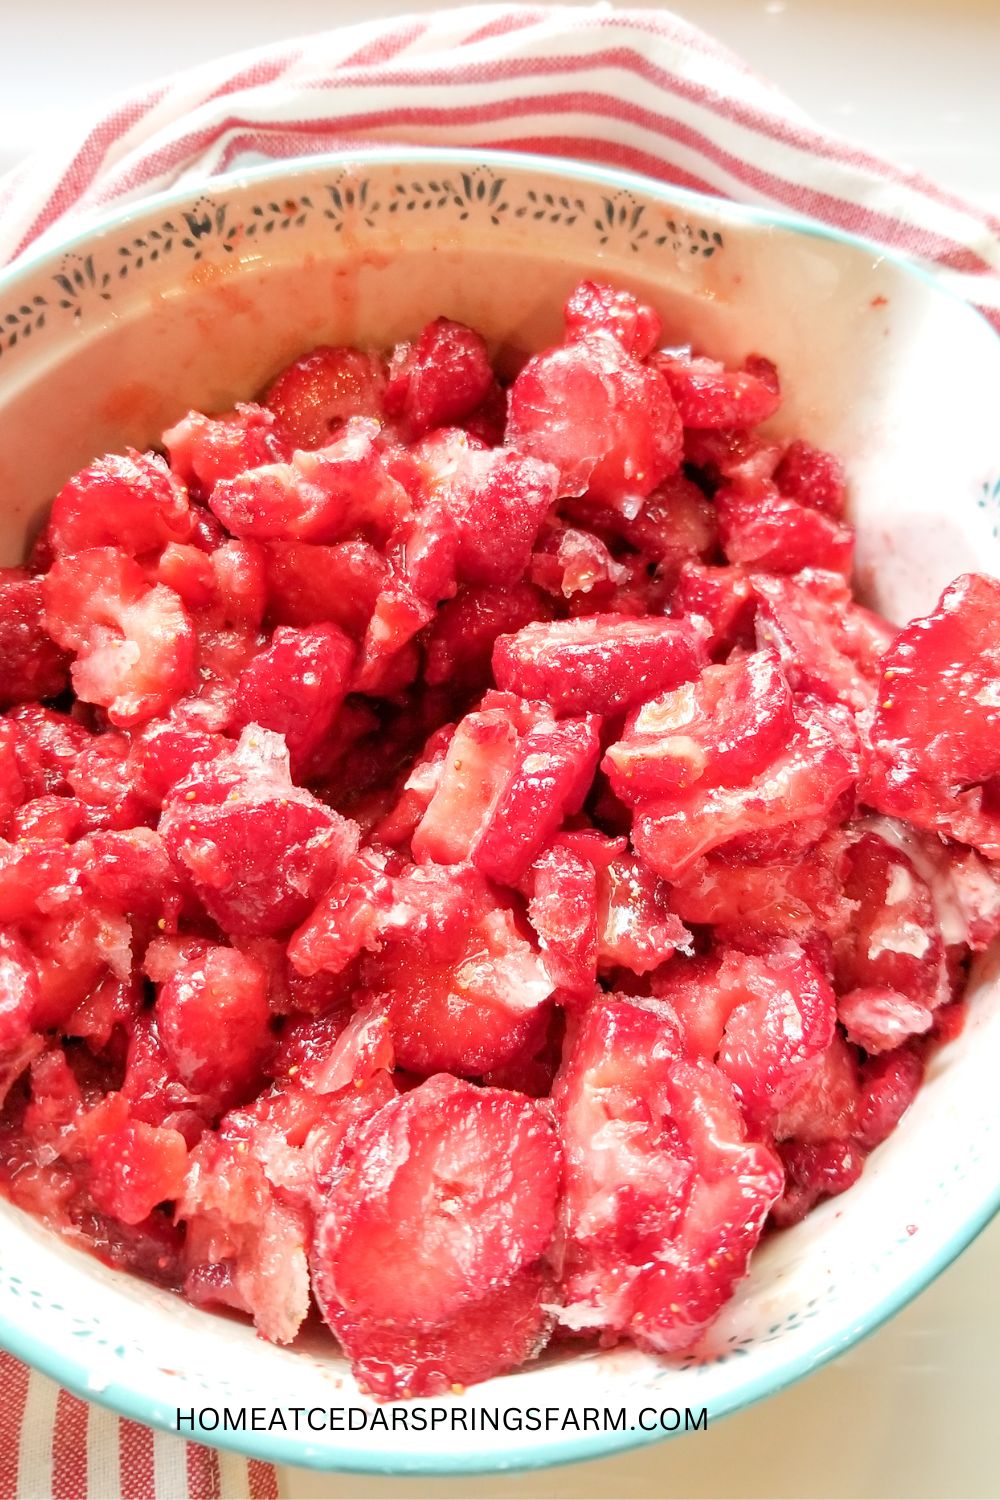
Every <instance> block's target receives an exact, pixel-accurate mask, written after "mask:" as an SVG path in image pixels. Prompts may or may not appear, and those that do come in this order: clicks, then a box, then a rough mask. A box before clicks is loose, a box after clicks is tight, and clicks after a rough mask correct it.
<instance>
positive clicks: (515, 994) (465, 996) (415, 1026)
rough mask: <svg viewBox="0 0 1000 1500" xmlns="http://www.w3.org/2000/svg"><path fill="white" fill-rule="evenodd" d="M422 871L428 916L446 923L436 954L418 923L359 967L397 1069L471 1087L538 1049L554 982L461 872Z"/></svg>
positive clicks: (388, 935)
mask: <svg viewBox="0 0 1000 1500" xmlns="http://www.w3.org/2000/svg"><path fill="white" fill-rule="evenodd" d="M426 869H427V871H428V874H429V880H428V887H427V888H428V891H429V892H433V896H432V901H433V904H432V905H430V906H429V911H430V912H434V913H435V914H437V915H438V917H439V920H440V917H441V916H442V915H443V921H444V924H445V925H443V926H438V927H437V928H436V931H435V934H434V943H433V946H431V945H429V944H428V942H427V939H426V937H425V936H424V935H423V934H422V932H421V925H422V924H420V925H417V926H416V927H414V928H411V929H409V930H407V927H404V928H403V929H402V931H401V933H400V935H399V936H395V935H393V934H392V932H391V929H388V928H387V929H386V930H385V931H384V936H383V947H382V951H381V953H379V954H378V955H377V956H372V957H365V958H364V959H363V960H362V966H361V972H362V977H363V981H364V982H365V983H366V984H367V986H368V987H369V989H370V990H371V992H372V993H373V995H374V996H377V997H379V998H380V1001H381V1003H382V1004H384V1005H385V1007H386V1009H387V1010H388V1014H389V1020H390V1025H391V1029H392V1038H393V1044H394V1046H395V1050H396V1059H397V1063H398V1065H399V1066H400V1067H402V1068H407V1069H408V1070H409V1071H411V1072H414V1073H422V1074H429V1073H434V1072H439V1071H446V1072H451V1073H457V1074H460V1075H462V1076H464V1077H470V1078H475V1077H479V1076H481V1075H482V1074H483V1073H486V1072H488V1071H489V1070H490V1069H492V1068H497V1067H500V1066H502V1065H503V1064H504V1063H506V1062H509V1061H510V1060H511V1059H512V1058H513V1057H516V1056H517V1055H518V1054H520V1053H523V1052H524V1051H526V1050H532V1049H534V1048H536V1047H537V1046H539V1045H540V1044H541V1042H542V1040H543V1039H544V1036H545V1032H546V1028H547V1025H548V1020H549V1009H550V1008H549V1006H548V1004H547V1003H546V1002H547V1000H548V997H549V995H550V994H551V992H552V989H553V981H552V979H551V978H550V977H549V974H548V972H547V970H546V967H545V965H544V963H543V961H542V959H541V957H540V955H539V954H538V953H537V952H536V951H535V949H534V948H532V946H531V945H530V944H529V943H528V942H526V941H525V939H524V938H522V937H521V936H520V934H519V933H518V931H517V929H516V927H515V924H514V920H513V917H512V915H511V913H510V912H509V911H508V910H506V909H505V908H503V907H501V906H499V905H498V904H497V903H496V902H495V901H494V900H493V899H492V898H491V897H490V896H489V894H488V892H487V891H486V888H485V883H482V884H480V883H479V882H477V881H475V880H474V879H473V878H472V876H471V872H468V873H467V876H466V878H465V880H464V884H463V883H461V877H458V878H456V877H457V872H458V871H460V870H461V867H460V866H446V867H444V869H443V870H440V871H436V870H435V867H433V866H430V867H426ZM445 871H447V874H448V875H449V876H450V884H449V885H444V884H443V880H442V877H443V876H444V874H445ZM435 886H436V889H435ZM417 889H419V888H417ZM470 906H471V919H470V915H469V914H468V913H469V908H470ZM442 908H443V909H444V910H443V913H442ZM451 924H454V927H455V928H456V929H457V931H455V933H454V935H450V934H449V931H448V927H449V926H450V925H451Z"/></svg>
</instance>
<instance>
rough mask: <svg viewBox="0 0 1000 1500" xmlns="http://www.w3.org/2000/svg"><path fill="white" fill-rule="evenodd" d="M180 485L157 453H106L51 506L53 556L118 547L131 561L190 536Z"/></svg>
mask: <svg viewBox="0 0 1000 1500" xmlns="http://www.w3.org/2000/svg"><path fill="white" fill-rule="evenodd" d="M191 527H192V516H191V510H190V507H189V505H188V497H187V494H186V492H185V489H184V486H183V485H182V484H181V483H180V482H179V481H178V480H177V479H175V478H174V476H173V475H172V474H171V472H170V470H169V469H168V468H167V465H166V464H165V463H164V461H163V459H162V458H159V457H157V455H156V454H155V453H136V451H135V450H134V449H132V448H130V449H129V450H128V451H127V452H126V453H124V454H115V453H109V454H107V455H106V456H105V457H104V458H99V459H97V460H96V461H95V462H94V463H92V464H91V465H90V466H89V467H88V468H86V469H81V471H80V473H79V474H75V475H74V476H73V478H72V479H69V480H67V482H66V483H65V484H64V485H63V487H62V489H61V490H60V491H59V493H58V495H57V496H56V498H55V499H54V500H53V502H52V511H51V514H50V516H49V526H48V541H49V544H50V546H51V547H52V549H53V551H54V552H55V553H56V554H57V555H62V554H65V553H67V552H85V551H87V550H88V549H89V548H91V547H117V548H119V549H120V550H121V551H122V552H127V553H128V554H129V555H130V556H132V557H134V556H136V555H137V554H139V553H142V552H152V551H153V550H154V549H155V548H159V547H162V546H164V545H165V544H166V543H168V542H184V541H186V540H187V538H188V537H189V536H190V535H191Z"/></svg>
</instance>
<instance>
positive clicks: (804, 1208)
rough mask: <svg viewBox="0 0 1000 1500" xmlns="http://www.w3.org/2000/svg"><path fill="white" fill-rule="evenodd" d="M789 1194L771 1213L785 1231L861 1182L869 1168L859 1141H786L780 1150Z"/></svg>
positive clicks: (772, 1219)
mask: <svg viewBox="0 0 1000 1500" xmlns="http://www.w3.org/2000/svg"><path fill="white" fill-rule="evenodd" d="M778 1154H779V1155H780V1157H781V1164H782V1166H783V1167H784V1169H785V1190H784V1192H783V1193H782V1195H781V1197H780V1198H779V1199H778V1201H777V1203H776V1204H775V1205H774V1208H773V1209H772V1210H771V1221H772V1223H774V1224H777V1225H778V1226H779V1228H782V1229H785V1228H787V1227H788V1226H789V1225H791V1224H798V1223H799V1221H800V1220H801V1219H804V1218H805V1216H806V1214H807V1213H808V1212H809V1210H810V1209H811V1208H813V1207H814V1206H815V1205H816V1204H817V1203H818V1202H819V1200H820V1199H821V1198H834V1197H836V1196H837V1195H838V1194H839V1193H844V1192H846V1191H847V1189H848V1188H849V1187H853V1185H854V1184H855V1183H856V1182H857V1180H858V1178H859V1177H860V1176H861V1171H862V1168H863V1167H864V1164H865V1155H866V1152H865V1151H864V1149H863V1147H861V1146H859V1145H858V1143H857V1141H851V1140H829V1141H785V1142H784V1143H783V1144H782V1145H781V1146H779V1147H778Z"/></svg>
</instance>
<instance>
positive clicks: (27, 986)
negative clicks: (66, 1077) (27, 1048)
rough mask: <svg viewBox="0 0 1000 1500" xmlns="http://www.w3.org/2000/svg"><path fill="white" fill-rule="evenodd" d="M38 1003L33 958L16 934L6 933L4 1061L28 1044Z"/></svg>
mask: <svg viewBox="0 0 1000 1500" xmlns="http://www.w3.org/2000/svg"><path fill="white" fill-rule="evenodd" d="M38 1002H39V989H38V968H37V965H36V962H35V959H34V956H33V955H32V953H31V952H30V950H29V949H28V948H27V947H26V946H25V944H24V943H23V942H22V941H21V939H20V938H19V937H18V936H17V935H16V934H15V933H14V932H11V931H4V933H3V935H2V939H0V1056H2V1057H3V1058H4V1059H6V1058H7V1057H8V1056H9V1055H12V1054H16V1053H17V1052H18V1051H19V1050H20V1049H21V1048H23V1047H24V1044H25V1043H26V1042H27V1040H28V1038H29V1036H30V1035H31V1031H32V1024H33V1021H34V1018H35V1015H36V1013H37V1011H38Z"/></svg>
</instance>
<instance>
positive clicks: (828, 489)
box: [774, 438, 846, 521]
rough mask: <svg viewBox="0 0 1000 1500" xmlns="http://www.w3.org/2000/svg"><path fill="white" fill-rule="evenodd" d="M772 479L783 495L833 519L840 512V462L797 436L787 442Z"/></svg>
mask: <svg viewBox="0 0 1000 1500" xmlns="http://www.w3.org/2000/svg"><path fill="white" fill-rule="evenodd" d="M774 482H775V484H776V485H777V486H778V489H779V490H780V491H781V493H782V494H783V495H787V496H788V498H789V499H790V500H797V501H798V502H799V504H800V505H808V506H809V507H810V508H811V509H812V510H819V511H822V512H823V514H824V515H827V516H831V517H832V518H833V520H835V521H839V520H840V519H841V517H842V516H843V514H844V501H845V498H846V495H845V483H844V466H843V464H842V463H841V462H840V459H839V458H835V457H834V455H833V454H832V453H825V452H824V451H823V449H822V448H814V447H813V445H812V443H805V442H803V441H802V440H801V438H796V440H795V441H794V442H792V443H789V445H788V447H787V448H786V449H785V451H784V453H783V454H782V456H781V462H780V463H779V465H778V467H777V468H776V469H775V471H774Z"/></svg>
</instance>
